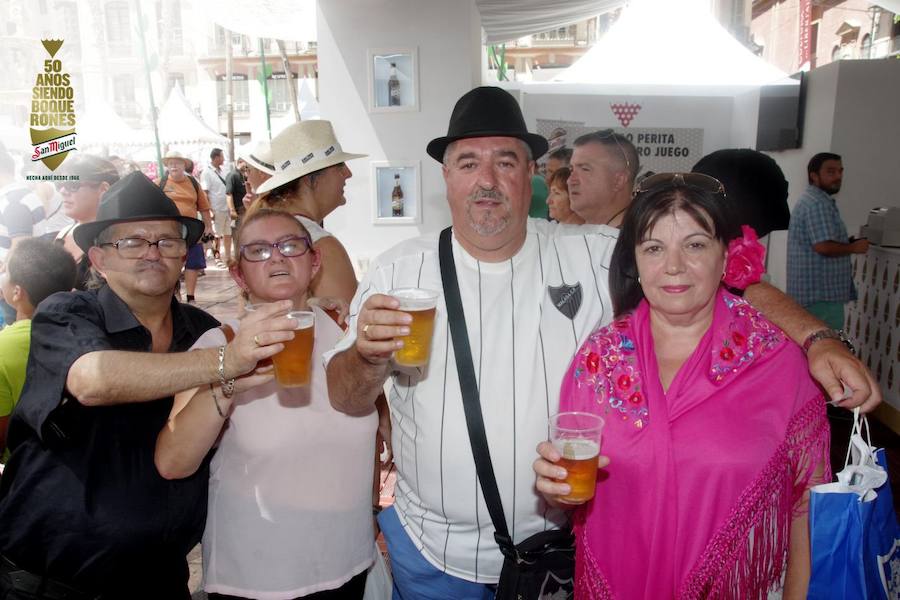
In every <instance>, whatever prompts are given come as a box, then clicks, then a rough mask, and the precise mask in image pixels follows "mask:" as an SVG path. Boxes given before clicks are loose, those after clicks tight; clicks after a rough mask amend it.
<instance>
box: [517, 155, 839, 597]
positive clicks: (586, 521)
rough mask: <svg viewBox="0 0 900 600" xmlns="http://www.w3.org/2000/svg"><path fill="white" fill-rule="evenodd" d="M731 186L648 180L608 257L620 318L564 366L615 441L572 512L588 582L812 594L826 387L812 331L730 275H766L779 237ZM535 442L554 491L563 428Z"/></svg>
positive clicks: (705, 180) (694, 593)
mask: <svg viewBox="0 0 900 600" xmlns="http://www.w3.org/2000/svg"><path fill="white" fill-rule="evenodd" d="M722 193H724V192H723V189H722V186H721V184H720V183H719V182H718V181H716V180H715V179H712V178H710V177H707V176H705V175H699V174H683V175H682V174H671V173H664V174H660V175H657V176H654V177H651V178H650V179H648V180H645V181H644V182H643V183H642V190H640V191H639V192H638V194H637V196H636V197H635V200H634V202H633V203H632V206H631V207H630V209H629V211H628V213H627V215H626V217H625V220H624V223H623V227H622V231H621V234H620V237H619V242H618V245H617V246H616V249H615V252H614V254H613V259H612V265H611V267H610V274H611V275H610V281H611V287H612V296H613V304H614V306H615V309H616V319H615V320H614V321H613V322H612V323H611V324H609V325H608V326H606V327H602V328H599V329H598V330H596V331H595V332H594V333H593V334H592V335H591V336H590V337H589V338H588V340H587V341H586V342H585V343H584V345H583V346H582V348H581V349H580V350H579V351H578V353H577V355H576V356H575V358H574V359H573V361H572V364H571V366H570V368H569V371H568V373H567V374H566V376H565V377H564V379H563V384H562V390H561V396H560V410H561V411H585V412H592V413H595V414H599V415H601V416H603V418H604V419H605V420H606V427H605V430H604V432H603V448H602V451H603V454H604V455H606V456H608V457H609V458H610V466H609V467H608V468H607V469H606V470H605V471H601V472H600V473H599V474H598V483H597V488H596V495H595V497H594V499H593V500H591V501H589V502H588V503H586V504H585V505H583V506H582V507H579V508H577V509H576V510H575V514H574V522H575V533H576V539H577V553H576V579H575V597H576V599H588V598H590V599H594V598H620V599H623V600H635V599H640V598H646V599H650V598H653V599H657V598H729V599H731V598H766V595H767V592H768V591H769V590H773V589H777V588H778V587H780V586H781V585H782V583H783V586H784V597H785V598H805V597H806V587H807V582H808V579H809V532H808V529H807V520H806V513H805V510H806V498H807V495H808V493H807V490H808V488H809V487H810V486H811V485H814V484H815V483H818V482H820V481H821V480H823V479H824V480H827V479H828V478H830V473H829V472H828V440H829V434H828V422H827V420H826V418H825V404H824V399H823V395H822V393H821V391H820V390H819V388H818V387H817V386H816V384H815V383H814V382H813V380H812V379H811V378H810V376H809V374H808V370H807V363H806V360H805V358H804V356H803V352H802V351H801V350H800V348H799V347H798V346H796V345H795V344H794V343H793V342H791V341H790V340H788V339H787V338H786V337H785V335H784V334H783V333H782V332H781V330H779V329H778V328H777V327H776V326H775V325H773V324H772V323H771V322H769V321H768V320H767V319H766V318H765V317H763V316H762V315H761V314H760V313H759V312H757V311H756V310H754V309H753V308H752V307H751V306H750V305H749V304H748V303H747V302H745V301H743V300H742V299H741V298H739V297H737V296H735V295H733V294H731V293H730V292H728V291H727V290H726V289H725V285H722V283H723V282H724V283H725V284H726V285H728V286H730V287H732V288H741V289H742V288H744V287H746V285H747V284H749V283H753V282H755V281H757V280H758V279H759V275H760V274H761V273H762V270H763V269H762V256H763V253H764V250H763V249H762V246H761V245H760V244H759V242H758V241H756V236H755V234H754V233H753V230H752V229H750V228H749V227H745V228H744V229H743V232H744V235H743V236H742V237H738V231H736V228H735V227H734V226H733V225H731V224H730V223H729V221H728V219H727V217H726V214H725V211H726V209H725V208H724V203H723V202H721V201H720V200H719V199H717V197H716V196H718V195H719V194H722ZM729 239H733V241H732V242H731V244H730V245H728V246H727V250H726V241H727V240H729ZM538 451H539V453H540V454H541V457H542V458H540V459H538V460H537V461H536V462H535V467H534V468H535V472H536V473H537V474H538V478H537V487H538V490H540V491H541V492H542V493H543V494H544V496H545V497H546V498H547V499H548V501H550V502H555V501H556V498H557V497H558V496H559V495H565V494H567V493H568V492H569V486H568V485H567V484H565V483H562V482H561V481H560V480H561V479H564V476H565V471H564V469H562V467H560V466H558V465H555V464H554V463H555V462H556V461H557V460H559V454H558V453H557V452H556V451H555V450H554V449H553V446H552V445H551V444H550V443H549V442H545V443H542V444H541V445H540V446H539V447H538Z"/></svg>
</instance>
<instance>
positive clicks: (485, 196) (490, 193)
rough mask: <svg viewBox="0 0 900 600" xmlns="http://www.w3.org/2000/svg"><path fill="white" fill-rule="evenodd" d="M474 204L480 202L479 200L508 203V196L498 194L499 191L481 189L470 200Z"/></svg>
mask: <svg viewBox="0 0 900 600" xmlns="http://www.w3.org/2000/svg"><path fill="white" fill-rule="evenodd" d="M470 200H471V201H472V202H478V201H479V200H493V201H495V202H506V196H504V195H503V194H501V193H500V192H498V191H497V190H485V189H480V190H478V191H477V192H475V193H474V194H472V197H471V198H470Z"/></svg>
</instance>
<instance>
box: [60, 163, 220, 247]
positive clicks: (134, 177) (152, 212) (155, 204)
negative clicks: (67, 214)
mask: <svg viewBox="0 0 900 600" xmlns="http://www.w3.org/2000/svg"><path fill="white" fill-rule="evenodd" d="M168 220H171V221H178V222H179V223H181V224H182V225H184V226H185V235H184V238H185V240H187V244H188V246H193V245H194V244H196V243H197V240H199V239H200V236H201V235H203V222H202V221H199V220H198V219H192V218H191V217H183V216H181V213H180V212H178V207H177V206H175V203H174V202H172V200H170V199H169V197H168V196H166V195H165V194H164V193H163V191H162V190H161V189H159V186H158V185H156V184H155V183H153V182H152V181H150V180H149V179H147V176H146V175H144V174H143V173H139V172H134V173H131V174H130V175H127V176H125V177H123V178H122V179H120V180H119V181H118V182H116V183H115V184H113V185H112V187H110V188H109V189H108V190H106V193H105V194H103V198H101V199H100V206H99V207H98V209H97V219H96V220H95V221H91V222H90V223H82V224H80V225H78V227H76V228H75V230H74V232H73V233H72V235H73V236H74V238H75V243H76V244H78V247H79V248H81V249H82V250H84V251H85V252H87V251H88V249H89V248H90V247H91V246H93V245H94V241H95V240H96V239H97V236H98V235H99V234H100V232H101V231H103V230H104V229H106V228H107V227H109V226H110V225H115V224H116V223H127V222H131V221H168Z"/></svg>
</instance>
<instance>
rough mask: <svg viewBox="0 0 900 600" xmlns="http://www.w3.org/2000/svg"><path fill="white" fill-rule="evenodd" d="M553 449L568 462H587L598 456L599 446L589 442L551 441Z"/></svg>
mask: <svg viewBox="0 0 900 600" xmlns="http://www.w3.org/2000/svg"><path fill="white" fill-rule="evenodd" d="M553 447H554V448H556V451H557V452H559V453H560V454H561V455H562V457H563V458H566V459H569V460H587V459H589V458H594V457H595V456H597V455H598V454H600V444H598V443H597V442H594V441H591V440H553Z"/></svg>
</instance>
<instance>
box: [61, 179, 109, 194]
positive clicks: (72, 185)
mask: <svg viewBox="0 0 900 600" xmlns="http://www.w3.org/2000/svg"><path fill="white" fill-rule="evenodd" d="M85 185H88V186H91V187H99V185H100V182H99V181H79V180H77V179H75V180H73V181H57V182H56V189H57V190H59V191H60V192H62V191H63V190H65V191H67V192H69V193H70V194H74V193H75V192H77V191H78V190H79V189H81V187H82V186H85Z"/></svg>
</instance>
